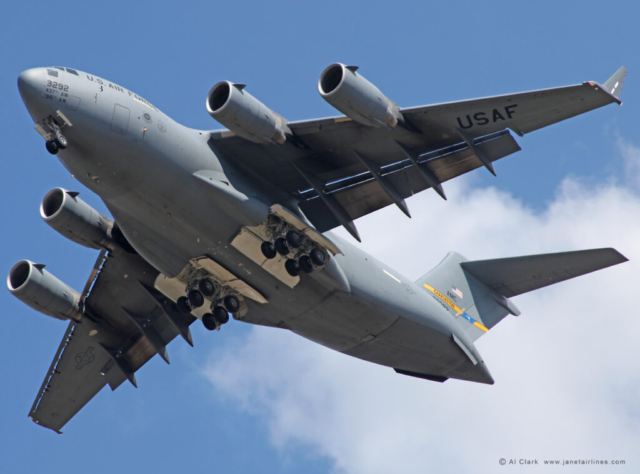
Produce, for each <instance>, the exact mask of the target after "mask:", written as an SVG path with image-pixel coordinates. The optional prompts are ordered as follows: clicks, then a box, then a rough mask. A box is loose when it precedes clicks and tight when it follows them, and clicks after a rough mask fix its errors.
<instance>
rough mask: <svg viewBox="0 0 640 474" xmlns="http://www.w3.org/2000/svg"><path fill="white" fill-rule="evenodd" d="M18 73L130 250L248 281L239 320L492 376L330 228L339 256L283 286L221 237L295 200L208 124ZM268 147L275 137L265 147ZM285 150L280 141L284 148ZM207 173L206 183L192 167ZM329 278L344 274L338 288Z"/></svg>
mask: <svg viewBox="0 0 640 474" xmlns="http://www.w3.org/2000/svg"><path fill="white" fill-rule="evenodd" d="M54 70H55V71H57V73H58V76H57V77H54V76H51V75H48V72H47V68H36V69H30V70H28V71H25V72H24V73H22V74H21V75H20V78H19V80H18V84H19V89H20V93H21V95H22V98H23V100H24V102H25V105H26V106H27V109H28V110H29V113H30V115H31V117H32V118H33V120H34V121H36V122H37V121H39V120H42V119H43V118H44V117H46V116H49V115H53V114H55V112H56V110H60V111H62V112H63V113H64V115H66V116H67V117H68V119H69V120H70V122H71V123H72V124H73V126H72V127H67V128H65V129H64V134H65V136H66V137H67V138H68V140H69V147H68V148H67V149H64V150H60V152H59V154H58V155H57V157H58V158H59V159H60V161H61V162H62V164H63V165H64V166H65V167H66V168H67V169H68V170H69V171H70V172H71V173H72V174H73V176H74V177H75V178H76V179H77V180H78V181H79V182H81V183H82V184H83V185H84V186H86V187H87V188H88V189H90V190H91V191H93V192H95V193H96V194H97V195H98V196H100V198H101V199H102V200H103V201H104V203H105V205H106V206H107V208H108V209H109V210H110V212H111V213H112V215H113V217H114V218H115V221H116V222H117V224H118V226H119V227H120V229H121V230H122V232H123V234H124V235H125V236H126V238H127V240H128V242H129V243H130V244H131V245H132V246H133V247H134V249H135V250H136V251H137V252H138V253H139V254H140V255H141V256H142V257H143V258H144V259H145V260H147V261H148V262H149V263H150V264H151V265H152V266H153V267H155V268H156V269H157V270H158V271H160V272H162V273H163V274H165V275H167V276H168V277H174V276H176V275H178V274H179V273H180V272H181V271H182V269H183V268H184V267H185V266H186V265H187V264H188V263H189V261H190V259H193V258H196V257H199V256H202V255H207V256H209V257H210V258H211V259H213V260H214V261H216V262H217V263H218V264H220V265H221V266H223V267H225V268H227V269H228V270H230V271H231V272H232V273H234V274H235V275H236V276H238V277H239V278H241V279H242V280H244V281H245V282H247V283H248V284H249V285H251V286H252V287H253V288H256V289H257V290H258V291H259V292H260V293H261V294H262V295H264V296H265V298H266V299H267V300H268V303H267V304H258V303H256V302H252V301H250V302H248V305H249V308H248V313H247V315H246V316H245V317H244V318H243V321H246V322H250V323H254V324H261V325H266V326H273V327H280V328H286V329H289V330H291V331H292V332H294V333H296V334H299V335H301V336H303V337H305V338H307V339H310V340H312V341H314V342H317V343H319V344H322V345H324V346H326V347H329V348H331V349H334V350H337V351H340V352H343V353H345V354H348V355H352V356H355V357H358V358H361V359H364V360H368V361H371V362H375V363H378V364H382V365H385V366H389V367H394V368H400V369H402V370H405V371H410V372H416V373H422V374H437V375H442V376H445V377H452V378H458V379H464V380H471V381H477V382H483V383H493V380H492V378H491V375H490V374H489V373H488V371H487V369H486V367H485V365H484V364H483V363H478V364H473V363H472V362H471V360H470V358H469V357H468V356H467V355H465V354H464V352H463V351H462V350H461V349H460V347H459V346H458V345H457V344H456V343H455V342H454V340H453V339H452V335H455V336H456V337H457V338H458V339H459V340H461V341H462V342H463V343H464V345H465V346H466V347H467V348H469V350H470V351H471V352H472V353H473V355H474V357H475V358H476V359H477V360H478V361H481V360H482V357H481V356H480V355H479V354H478V353H477V351H476V349H475V347H474V345H473V343H472V341H471V340H470V339H469V337H468V336H467V335H466V334H465V332H464V331H463V330H462V329H461V327H460V325H459V324H458V323H457V322H456V320H455V319H454V317H453V316H452V315H451V313H450V312H448V311H447V310H446V309H444V308H443V306H442V305H441V304H439V302H438V301H436V300H435V299H434V298H433V296H432V295H431V293H429V292H428V291H426V290H425V289H424V288H422V287H421V286H420V285H418V284H416V283H414V282H412V281H410V280H408V279H407V278H405V277H404V276H402V275H400V274H399V273H397V272H396V271H394V270H393V269H391V268H390V267H388V266H386V265H384V264H383V263H381V262H380V261H378V260H376V259H375V258H373V257H371V256H370V255H368V254H366V253H365V252H363V251H362V250H361V249H359V248H358V247H356V246H354V245H351V244H350V243H349V242H347V241H345V240H343V239H341V238H340V237H338V236H337V235H335V234H327V237H328V238H330V239H331V240H332V241H333V242H334V243H335V244H336V245H337V247H338V248H339V249H340V250H341V251H342V253H343V255H337V256H335V257H331V259H330V263H329V265H328V266H327V268H326V269H325V270H324V271H320V272H314V273H312V274H310V275H302V277H301V281H300V282H299V283H298V284H297V285H296V286H295V287H294V288H290V287H289V286H287V285H285V284H283V283H282V282H281V281H279V280H278V279H277V278H275V277H274V276H272V275H271V274H269V273H267V272H266V271H265V270H264V269H263V268H261V267H260V266H259V265H257V264H256V263H254V262H253V261H252V260H251V259H249V258H247V256H245V255H244V254H243V253H241V252H240V251H238V250H237V249H236V248H234V247H233V246H231V245H230V242H231V241H232V240H233V238H234V237H235V236H236V235H237V234H238V232H239V231H240V229H241V228H242V227H244V226H255V225H259V224H261V223H262V222H264V221H265V219H266V218H267V213H268V211H269V208H270V206H272V205H274V204H281V205H282V206H284V207H285V208H287V209H289V210H291V211H292V212H294V213H296V214H297V215H298V217H300V219H302V220H305V222H306V219H305V218H304V216H303V215H302V213H301V212H300V211H299V209H298V205H297V201H296V199H295V198H294V197H293V196H291V195H290V194H288V193H285V192H283V191H282V190H280V189H278V188H277V187H275V186H273V185H271V184H270V183H268V182H267V181H265V180H263V179H261V177H260V176H258V175H256V174H255V173H254V172H253V171H252V170H249V169H246V168H242V167H239V166H237V164H235V163H234V162H233V161H232V160H230V159H227V158H226V157H225V156H223V155H222V154H221V153H220V152H218V151H216V148H215V141H214V140H211V139H210V132H208V131H199V130H194V129H190V128H187V127H184V126H182V125H180V124H178V123H176V122H175V121H174V120H172V119H171V118H170V117H168V116H167V115H165V114H164V113H162V112H160V111H159V110H158V109H157V108H156V107H155V106H153V105H152V104H150V103H149V102H147V101H146V100H145V99H143V98H142V97H140V96H138V95H136V94H134V93H133V92H130V91H128V90H127V89H124V88H123V87H120V86H117V85H116V84H114V83H112V82H110V81H107V80H104V79H100V78H98V77H97V76H93V75H90V74H86V73H83V72H80V71H77V73H78V75H75V74H72V73H70V72H66V71H63V70H61V69H54ZM273 146H279V145H273ZM287 146H291V145H287ZM203 171H207V176H209V180H210V183H209V184H208V183H206V182H205V181H203V180H202V179H200V178H198V177H196V176H195V175H194V174H195V173H198V172H203ZM336 275H344V276H345V277H346V280H347V285H345V284H344V282H340V278H339V277H337V276H336Z"/></svg>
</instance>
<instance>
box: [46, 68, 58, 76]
mask: <svg viewBox="0 0 640 474" xmlns="http://www.w3.org/2000/svg"><path fill="white" fill-rule="evenodd" d="M47 74H49V75H50V76H53V77H58V71H54V70H53V69H47Z"/></svg>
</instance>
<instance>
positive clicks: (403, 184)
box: [209, 68, 626, 240]
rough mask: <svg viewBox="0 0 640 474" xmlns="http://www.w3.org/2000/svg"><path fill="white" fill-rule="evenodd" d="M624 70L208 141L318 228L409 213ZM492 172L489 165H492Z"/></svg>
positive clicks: (612, 99) (587, 99)
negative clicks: (393, 113) (394, 113)
mask: <svg viewBox="0 0 640 474" xmlns="http://www.w3.org/2000/svg"><path fill="white" fill-rule="evenodd" d="M625 75H626V69H625V68H620V69H619V70H618V71H617V72H616V73H615V74H614V75H613V76H612V77H611V78H610V79H609V80H608V81H606V82H605V84H604V85H600V84H598V83H596V82H584V83H582V84H579V85H574V86H568V87H560V88H555V89H544V90H537V91H531V92H524V93H519V94H507V95H501V96H495V97H487V98H482V99H474V100H465V101H461V102H449V103H444V104H436V105H427V106H422V107H410V108H404V109H400V112H401V113H402V116H403V117H404V119H405V126H404V127H401V126H397V127H395V128H393V129H389V130H387V129H381V128H374V127H368V126H365V125H362V124H360V123H358V122H355V121H353V120H351V119H349V118H347V117H344V116H342V117H333V118H325V119H314V120H305V121H300V122H289V123H288V124H287V125H288V127H289V128H290V130H291V132H292V136H291V137H289V140H287V143H285V145H283V146H277V145H261V144H257V143H253V142H249V141H247V140H244V139H243V138H240V137H239V136H236V135H235V134H234V133H233V132H230V131H227V130H224V131H214V132H211V139H210V141H209V143H210V146H211V147H212V148H213V149H214V150H217V151H219V152H221V153H222V154H223V155H224V156H228V157H229V158H230V159H231V160H232V161H233V162H234V163H237V164H239V165H240V166H242V167H244V168H246V169H248V170H252V171H253V172H255V173H256V174H257V175H258V176H260V177H262V178H264V179H266V180H268V181H270V182H271V183H273V184H275V185H276V186H278V187H280V188H282V189H284V190H286V191H287V192H289V193H291V194H293V195H294V196H296V197H297V198H298V200H299V201H300V208H301V210H302V211H303V212H304V214H305V215H306V216H307V218H308V219H309V220H310V221H311V222H312V223H313V224H314V226H315V227H316V228H317V229H318V230H319V231H321V232H324V231H327V230H329V229H332V228H334V227H337V226H339V225H343V226H344V227H345V228H346V229H347V230H348V231H349V232H350V233H351V234H352V235H353V236H354V237H355V238H356V239H358V240H360V239H359V236H358V233H357V230H356V229H355V226H354V225H353V220H354V219H357V218H358V217H361V216H364V215H366V214H369V213H371V212H374V211H376V210H378V209H380V208H383V207H385V206H388V205H390V204H396V205H397V206H398V207H399V208H400V209H401V210H402V211H403V212H405V213H406V214H407V215H409V211H408V209H407V206H406V203H405V202H404V199H406V198H407V197H409V196H412V195H413V194H416V193H418V192H420V191H423V190H425V189H428V188H434V189H435V190H436V191H437V192H438V193H439V194H440V195H441V196H442V197H443V198H445V199H446V197H445V195H444V191H443V189H442V186H441V183H443V182H445V181H448V180H449V179H452V178H455V177H456V176H459V175H461V174H464V173H467V172H469V171H471V170H473V169H476V168H479V167H481V166H485V167H486V168H488V169H489V170H490V171H491V172H492V173H494V170H493V164H492V163H493V162H494V161H496V160H498V159H500V158H503V157H505V156H507V155H510V154H512V153H515V152H517V151H519V150H520V147H519V146H518V144H517V143H516V141H515V140H514V138H513V136H512V135H511V133H510V132H509V130H511V131H513V132H515V133H516V134H518V135H520V136H522V135H524V134H525V133H529V132H532V131H534V130H537V129H539V128H542V127H546V126H548V125H551V124H554V123H557V122H560V121H562V120H565V119H568V118H570V117H574V116H576V115H580V114H583V113H585V112H588V111H590V110H593V109H597V108H599V107H602V106H605V105H607V104H610V103H617V104H621V102H620V99H619V95H620V91H621V88H622V83H623V81H624V77H625ZM494 174H495V173H494Z"/></svg>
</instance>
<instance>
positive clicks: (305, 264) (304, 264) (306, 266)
mask: <svg viewBox="0 0 640 474" xmlns="http://www.w3.org/2000/svg"><path fill="white" fill-rule="evenodd" d="M298 264H299V265H300V269H301V270H302V271H303V272H305V273H311V272H312V271H313V264H312V263H311V257H309V256H308V255H303V256H302V257H300V258H299V259H298Z"/></svg>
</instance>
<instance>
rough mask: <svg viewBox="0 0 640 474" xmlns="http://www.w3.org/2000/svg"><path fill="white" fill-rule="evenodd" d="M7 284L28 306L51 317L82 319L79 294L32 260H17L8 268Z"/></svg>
mask: <svg viewBox="0 0 640 474" xmlns="http://www.w3.org/2000/svg"><path fill="white" fill-rule="evenodd" d="M7 287H8V288H9V291H10V292H11V294H13V296H15V297H16V298H18V299H19V300H20V301H22V302H23V303H25V304H26V305H27V306H30V307H31V308H33V309H35V310H36V311H39V312H40V313H43V314H46V315H47V316H51V317H52V318H56V319H61V320H63V321H64V320H66V319H69V318H74V319H79V317H80V311H79V306H78V304H79V302H80V295H79V294H78V292H77V291H76V290H74V289H73V288H71V287H70V286H69V285H67V284H66V283H63V282H61V281H60V280H58V279H57V278H56V277H54V276H53V275H52V274H51V273H49V272H48V271H46V270H45V269H44V265H39V264H35V263H33V262H31V261H29V260H22V261H20V262H18V263H16V264H15V265H14V266H13V268H12V269H11V270H10V271H9V276H8V277H7Z"/></svg>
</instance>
